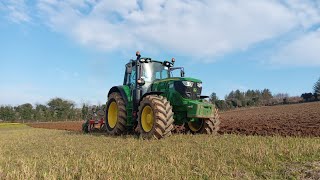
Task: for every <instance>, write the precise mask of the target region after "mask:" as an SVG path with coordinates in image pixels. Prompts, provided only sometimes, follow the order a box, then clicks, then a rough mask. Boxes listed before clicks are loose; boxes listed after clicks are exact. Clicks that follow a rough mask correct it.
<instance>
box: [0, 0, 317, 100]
mask: <svg viewBox="0 0 320 180" xmlns="http://www.w3.org/2000/svg"><path fill="white" fill-rule="evenodd" d="M246 3H248V2H247V1H244V0H236V1H231V0H230V1H228V0H227V1H225V0H223V1H222V0H221V1H220V0H217V1H209V0H202V1H196V0H189V1H185V0H177V1H166V0H155V1H146V0H137V1H136V0H128V1H116V0H108V1H95V0H83V1H80V0H65V1H59V0H42V1H38V0H7V1H4V2H0V31H1V33H0V77H1V78H0V92H1V94H0V104H11V105H17V104H21V103H26V102H31V103H33V104H35V103H46V102H47V101H48V100H49V99H50V98H53V97H62V98H66V99H70V100H73V101H75V102H76V103H77V104H81V103H91V104H96V103H99V104H102V103H105V101H106V100H107V92H108V90H109V89H110V88H111V87H112V86H113V85H119V84H121V83H122V81H123V72H124V64H125V63H126V62H127V61H128V60H129V59H130V58H134V56H135V51H136V50H140V51H141V53H142V55H143V56H150V57H153V58H155V59H158V60H169V59H171V58H172V57H175V58H176V60H177V62H176V65H177V66H184V67H185V69H186V76H190V77H195V78H198V79H201V80H203V82H204V92H203V94H207V95H209V94H210V93H211V92H216V93H217V94H218V96H219V97H220V98H221V99H223V98H224V96H225V95H226V94H227V93H229V92H230V91H231V90H235V89H240V90H247V89H263V88H269V89H270V90H271V91H272V92H273V93H289V94H290V95H292V96H295V95H301V93H303V92H311V91H312V86H313V84H314V83H315V82H316V81H317V79H318V78H319V77H320V71H319V70H320V51H319V50H320V1H319V0H316V1H314V0H310V1H308V0H304V1H302V0H301V1H299V0H292V1H289V0H288V1H285V0H281V1H269V0H257V1H255V2H251V3H250V4H246Z"/></svg>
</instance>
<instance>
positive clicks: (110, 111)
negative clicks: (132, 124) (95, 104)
mask: <svg viewBox="0 0 320 180" xmlns="http://www.w3.org/2000/svg"><path fill="white" fill-rule="evenodd" d="M126 120H127V112H126V104H125V102H124V100H123V98H122V96H121V94H120V93H118V92H114V93H111V94H110V96H109V99H108V102H107V108H106V111H105V130H106V132H107V133H108V134H110V135H120V134H123V133H124V132H125V131H126Z"/></svg>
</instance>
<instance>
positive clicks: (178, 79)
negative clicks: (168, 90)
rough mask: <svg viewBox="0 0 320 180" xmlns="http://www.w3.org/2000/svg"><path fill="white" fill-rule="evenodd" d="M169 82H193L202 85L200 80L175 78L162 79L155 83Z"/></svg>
mask: <svg viewBox="0 0 320 180" xmlns="http://www.w3.org/2000/svg"><path fill="white" fill-rule="evenodd" d="M168 81H191V82H196V83H201V81H200V80H199V79H195V78H189V77H173V78H167V79H161V80H156V81H154V82H153V83H159V82H168Z"/></svg>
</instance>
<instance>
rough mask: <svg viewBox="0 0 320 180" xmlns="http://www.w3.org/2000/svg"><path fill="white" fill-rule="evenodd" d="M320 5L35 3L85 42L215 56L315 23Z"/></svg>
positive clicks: (58, 27) (52, 23) (53, 23)
mask: <svg viewBox="0 0 320 180" xmlns="http://www.w3.org/2000/svg"><path fill="white" fill-rule="evenodd" d="M11 1H12V2H13V0H11ZM17 2H20V3H17V4H21V2H22V1H21V0H20V1H17ZM319 4H320V1H319V0H317V1H314V0H281V1H280V0H279V1H276V0H271V1H270V0H257V1H252V2H250V3H248V2H247V1H245V0H216V1H211V0H201V1H200V0H199V1H196V0H175V1H168V0H153V1H147V0H126V1H118V0H102V1H96V0H83V1H78V0H64V1H61V0H41V1H36V2H35V4H34V5H35V6H36V8H35V9H36V11H37V12H35V13H36V14H37V15H38V16H39V17H40V19H41V22H42V23H43V24H45V25H47V26H49V27H50V28H51V29H52V30H54V31H56V32H59V33H63V34H66V35H67V36H69V37H71V38H73V39H74V40H75V41H77V42H79V43H81V44H83V45H84V46H88V47H91V48H95V49H99V50H102V51H107V52H113V51H115V50H118V51H119V50H121V51H132V49H134V50H136V49H142V50H144V51H149V52H155V53H157V52H168V53H172V54H177V55H185V56H191V57H193V58H195V59H200V60H205V61H213V60H214V59H215V58H216V57H217V56H223V55H226V54H228V53H232V52H237V51H247V50H248V49H250V47H252V46H254V45H256V44H259V43H261V42H264V41H266V40H270V39H277V38H279V37H281V36H283V35H285V34H287V33H290V32H291V31H294V30H296V29H302V30H303V31H305V30H308V29H310V28H312V27H314V26H315V25H317V24H319V23H320V5H319ZM22 7H24V6H23V5H22ZM18 9H25V8H18ZM19 12H20V11H19ZM22 12H25V11H22ZM22 19H23V18H22ZM304 35H305V36H309V34H304ZM299 38H303V37H299ZM306 38H307V37H306ZM279 40H280V39H279ZM289 43H291V42H289ZM288 46H290V45H288ZM280 50H285V49H283V48H281V49H280ZM287 51H288V50H287ZM283 53H284V52H283ZM283 58H285V56H283ZM285 61H288V60H287V59H284V60H283V62H285ZM310 62H313V60H312V59H311V60H310Z"/></svg>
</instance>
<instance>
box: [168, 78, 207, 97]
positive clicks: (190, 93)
mask: <svg viewBox="0 0 320 180" xmlns="http://www.w3.org/2000/svg"><path fill="white" fill-rule="evenodd" d="M174 88H175V90H176V91H178V92H179V93H180V94H181V96H182V97H183V98H186V99H192V100H196V99H200V95H201V90H202V88H199V87H198V86H197V83H193V86H192V87H187V86H185V85H184V84H183V83H182V81H175V82H174Z"/></svg>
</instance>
